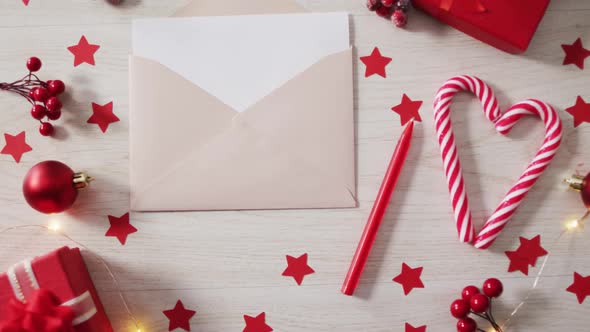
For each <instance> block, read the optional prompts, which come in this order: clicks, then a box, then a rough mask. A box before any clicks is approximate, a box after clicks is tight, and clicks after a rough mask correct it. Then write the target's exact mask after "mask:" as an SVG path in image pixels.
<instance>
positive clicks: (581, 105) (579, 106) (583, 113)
mask: <svg viewBox="0 0 590 332" xmlns="http://www.w3.org/2000/svg"><path fill="white" fill-rule="evenodd" d="M565 111H566V112H568V113H569V114H571V115H572V116H573V117H574V128H575V127H577V126H579V125H581V124H582V123H583V122H588V123H590V103H587V102H586V101H584V99H582V97H581V96H578V98H577V99H576V104H575V105H574V106H572V107H568V108H566V109H565Z"/></svg>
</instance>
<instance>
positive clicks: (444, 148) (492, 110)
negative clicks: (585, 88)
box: [434, 76, 562, 249]
mask: <svg viewBox="0 0 590 332" xmlns="http://www.w3.org/2000/svg"><path fill="white" fill-rule="evenodd" d="M461 91H470V92H471V93H473V94H475V95H476V96H477V97H478V98H479V100H480V101H481V103H482V106H483V109H484V114H485V116H486V117H487V119H488V120H490V121H491V122H493V123H494V126H495V128H496V130H497V131H498V132H499V133H501V134H503V135H505V134H507V133H508V132H510V130H511V129H512V127H514V125H515V124H516V122H518V120H520V118H522V117H523V116H525V115H536V116H538V117H539V118H540V119H541V120H542V121H543V123H544V124H545V139H544V141H543V145H542V146H541V148H540V149H539V151H538V152H537V154H536V156H535V158H534V159H533V161H532V162H531V163H530V164H529V166H528V167H527V169H526V170H525V171H524V173H523V174H522V175H521V176H520V178H519V179H518V181H517V182H516V184H515V185H514V186H512V188H510V190H509V191H508V193H507V194H506V196H505V197H504V199H503V200H502V201H501V202H500V204H499V205H498V207H497V208H496V210H495V211H494V213H493V214H492V215H491V216H490V217H489V218H488V220H487V221H486V223H485V224H484V226H483V228H482V230H481V232H479V234H478V235H477V237H476V235H475V228H474V226H473V222H472V220H471V211H470V209H469V200H468V197H467V192H466V190H465V183H464V180H463V172H462V170H461V163H460V161H459V155H458V153H457V146H456V144H455V137H454V135H453V130H452V125H451V118H450V108H451V101H452V99H453V96H454V95H455V94H457V93H458V92H461ZM434 119H435V124H436V133H437V136H438V142H439V145H440V149H441V155H442V159H443V166H444V171H445V175H446V178H447V184H448V186H449V193H450V196H451V203H452V206H453V212H454V215H455V222H456V225H457V232H458V234H459V239H460V241H462V242H468V243H471V242H473V240H474V239H475V247H476V248H479V249H486V248H488V247H489V246H491V245H492V243H493V242H494V240H495V239H496V238H497V237H498V235H499V234H500V232H501V231H502V229H503V228H504V226H506V224H507V223H508V222H509V221H510V218H511V217H512V215H513V214H514V212H515V211H516V209H517V208H518V206H519V205H520V203H521V202H522V200H523V199H524V197H525V196H526V194H527V193H528V191H529V190H530V189H531V188H532V186H533V185H534V184H535V182H536V181H537V179H538V178H539V176H541V174H542V173H543V171H544V170H545V169H546V168H547V166H549V163H550V162H551V160H552V159H553V157H554V156H555V153H556V152H557V149H558V148H559V145H560V143H561V135H562V127H561V120H560V118H559V116H558V115H557V112H556V111H555V110H554V109H553V108H552V107H551V106H549V105H548V104H546V103H544V102H541V101H539V100H535V99H529V100H526V101H523V102H520V103H518V104H515V105H514V106H512V107H510V108H509V109H508V110H507V111H506V113H504V114H502V112H501V111H500V108H499V106H498V100H497V99H496V96H495V95H494V92H493V91H492V89H491V88H490V87H489V86H488V85H487V84H485V83H484V82H483V81H482V80H480V79H479V78H477V77H473V76H458V77H453V78H451V79H450V80H448V81H447V82H445V84H443V86H442V87H441V88H440V89H439V90H438V93H437V95H436V98H435V100H434Z"/></svg>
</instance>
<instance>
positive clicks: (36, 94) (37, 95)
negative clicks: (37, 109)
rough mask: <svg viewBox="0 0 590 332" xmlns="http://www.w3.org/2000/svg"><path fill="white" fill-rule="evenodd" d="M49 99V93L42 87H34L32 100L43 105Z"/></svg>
mask: <svg viewBox="0 0 590 332" xmlns="http://www.w3.org/2000/svg"><path fill="white" fill-rule="evenodd" d="M47 98H49V91H47V89H45V88H42V87H36V88H34V89H33V99H35V100H36V101H38V102H42V103H44V102H45V101H47Z"/></svg>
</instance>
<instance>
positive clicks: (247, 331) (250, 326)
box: [242, 312, 273, 332]
mask: <svg viewBox="0 0 590 332" xmlns="http://www.w3.org/2000/svg"><path fill="white" fill-rule="evenodd" d="M265 316H266V313H264V312H261V313H260V314H259V315H258V316H256V317H252V316H248V315H244V321H245V322H246V327H245V328H244V330H243V331H242V332H271V331H272V330H273V329H272V327H270V326H268V325H267V324H266V317H265Z"/></svg>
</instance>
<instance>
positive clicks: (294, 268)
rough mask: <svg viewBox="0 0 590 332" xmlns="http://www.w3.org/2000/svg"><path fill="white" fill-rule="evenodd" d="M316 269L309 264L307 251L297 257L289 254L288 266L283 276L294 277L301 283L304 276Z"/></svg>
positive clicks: (298, 283)
mask: <svg viewBox="0 0 590 332" xmlns="http://www.w3.org/2000/svg"><path fill="white" fill-rule="evenodd" d="M314 272H315V271H314V270H313V269H312V268H311V267H310V266H309V265H307V253H305V254H303V255H301V256H299V257H297V258H295V257H293V256H289V255H287V268H286V269H285V271H283V276H285V277H293V279H295V282H297V285H301V283H302V282H303V278H304V277H305V276H306V275H308V274H312V273H314Z"/></svg>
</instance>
